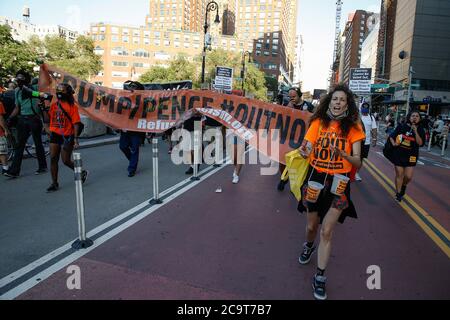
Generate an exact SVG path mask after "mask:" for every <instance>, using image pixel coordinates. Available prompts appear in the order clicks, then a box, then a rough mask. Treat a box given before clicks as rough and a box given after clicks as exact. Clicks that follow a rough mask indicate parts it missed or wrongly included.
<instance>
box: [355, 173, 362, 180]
mask: <svg viewBox="0 0 450 320" xmlns="http://www.w3.org/2000/svg"><path fill="white" fill-rule="evenodd" d="M355 180H356V181H362V178H361V176H360V175H359V173H357V174H356V176H355Z"/></svg>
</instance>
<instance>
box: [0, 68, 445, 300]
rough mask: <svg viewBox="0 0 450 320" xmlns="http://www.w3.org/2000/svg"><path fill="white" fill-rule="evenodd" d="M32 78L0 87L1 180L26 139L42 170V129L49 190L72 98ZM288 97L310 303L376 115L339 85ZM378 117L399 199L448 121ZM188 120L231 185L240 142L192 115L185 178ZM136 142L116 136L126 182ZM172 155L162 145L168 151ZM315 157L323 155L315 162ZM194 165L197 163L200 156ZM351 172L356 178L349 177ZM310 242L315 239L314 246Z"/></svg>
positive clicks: (66, 90) (320, 295) (68, 135)
mask: <svg viewBox="0 0 450 320" xmlns="http://www.w3.org/2000/svg"><path fill="white" fill-rule="evenodd" d="M32 80H33V79H32V78H31V76H30V75H29V74H28V73H27V72H24V71H19V72H18V73H17V74H16V76H15V79H14V81H9V82H8V83H6V85H5V89H4V90H3V91H2V92H1V100H0V164H1V166H2V174H3V175H5V176H6V177H8V178H11V179H16V178H18V177H19V176H20V172H21V165H22V159H23V153H24V149H25V145H26V143H27V141H28V139H29V137H30V136H32V138H33V141H34V144H35V146H36V154H37V168H36V171H35V174H36V175H39V174H45V173H47V172H48V167H47V159H46V156H45V151H44V147H43V144H42V139H41V138H42V133H43V132H45V133H46V134H48V135H49V137H50V168H51V184H50V186H49V187H48V188H47V192H49V193H50V192H55V191H57V190H58V189H59V187H60V186H59V181H58V171H59V160H60V158H62V162H63V164H64V165H65V166H66V167H68V168H69V169H71V170H74V162H73V160H72V154H73V150H74V149H77V148H78V147H79V135H80V125H81V119H80V115H79V112H78V106H77V104H76V101H75V98H74V93H75V92H74V90H73V88H72V87H71V86H70V85H68V84H59V85H58V86H57V87H56V97H54V99H53V97H52V96H49V94H46V93H41V92H39V90H38V86H37V83H36V81H35V82H34V83H33V81H32ZM288 97H289V101H288V102H287V103H286V101H285V99H284V98H282V99H280V97H278V103H279V104H282V105H283V106H284V107H286V108H293V109H296V110H299V111H300V112H304V113H305V115H307V116H308V117H309V118H310V122H309V123H310V126H309V128H308V130H307V133H306V136H305V138H304V142H303V144H302V146H301V148H300V149H299V152H300V155H301V156H302V157H304V158H305V159H308V162H309V169H308V172H307V175H306V176H307V177H308V178H307V179H305V181H304V182H303V185H302V187H301V193H302V199H301V201H300V202H299V203H298V210H299V211H300V212H302V213H306V232H305V242H304V244H303V248H302V253H301V255H300V257H299V263H300V264H302V265H305V264H308V263H309V262H310V260H311V258H312V255H313V253H314V252H315V251H317V271H316V273H315V274H314V276H313V280H312V285H313V294H314V297H315V298H316V299H319V300H325V299H327V293H326V281H327V277H326V276H325V271H326V269H327V267H328V265H329V261H330V257H331V243H332V238H333V234H334V232H335V227H336V225H337V223H338V222H340V223H343V222H344V220H345V219H346V217H353V218H356V217H357V210H356V208H355V206H354V204H353V202H352V200H351V185H352V182H353V181H359V182H360V181H362V179H361V177H360V175H359V173H358V172H359V170H360V168H361V166H362V164H363V161H364V159H367V158H368V156H369V152H370V148H371V147H375V146H376V145H377V138H378V129H379V126H378V122H380V116H379V114H371V112H370V111H371V106H370V104H369V103H362V104H361V105H359V103H358V102H357V100H356V97H355V95H354V94H353V93H352V92H351V91H350V90H349V88H348V87H347V86H345V85H338V86H336V87H335V88H334V89H333V90H331V91H330V92H329V93H328V94H327V95H324V96H323V97H322V98H321V101H320V103H319V105H318V106H316V107H314V105H313V104H311V103H309V102H307V101H305V100H303V99H302V97H303V93H302V91H301V89H300V88H295V87H294V88H291V89H290V90H289V91H288ZM384 120H385V124H386V133H387V141H386V142H387V143H388V144H390V145H391V149H392V150H394V151H393V152H391V153H390V154H391V155H390V156H389V157H388V160H389V161H390V162H391V163H392V164H393V166H394V168H395V186H396V194H395V199H396V200H397V201H399V202H400V201H402V199H403V197H404V196H405V195H406V190H407V186H408V184H409V183H410V182H411V181H412V179H413V173H414V168H415V166H416V164H417V163H418V160H419V150H420V147H422V146H424V145H425V143H426V142H427V140H428V137H429V136H430V135H431V134H432V135H434V136H435V137H439V136H440V135H441V134H442V132H445V130H447V131H448V121H447V122H444V121H443V119H442V117H441V116H438V117H437V118H436V119H430V118H429V117H427V116H426V117H424V118H422V116H421V114H420V113H419V112H417V111H412V112H410V113H409V114H408V115H407V116H406V117H405V118H404V120H403V121H402V120H400V121H397V120H398V119H395V115H394V114H391V113H390V114H388V115H387V116H386V118H385V119H384ZM196 123H199V124H200V126H201V128H203V129H205V130H208V129H209V130H212V131H213V132H214V135H213V136H214V139H213V141H215V143H216V145H217V146H219V150H217V148H216V150H215V152H219V151H220V152H222V148H224V149H225V145H226V144H227V143H228V144H231V145H232V148H231V149H232V161H233V164H234V166H235V169H234V171H233V178H232V183H233V184H238V183H239V181H240V176H241V171H242V168H243V157H244V153H245V150H246V146H247V142H246V141H243V140H241V139H240V138H238V137H237V136H235V135H230V136H229V137H226V138H225V139H223V133H224V131H225V130H224V129H225V128H224V127H223V126H222V125H221V123H219V122H217V121H215V120H213V119H210V118H207V117H204V116H202V115H201V114H198V113H196V114H194V115H193V117H191V118H190V119H188V120H187V121H185V122H184V123H183V124H182V128H183V129H185V130H186V131H187V132H188V135H189V136H188V138H190V139H186V138H185V140H187V141H188V142H189V145H188V146H183V148H184V149H185V150H188V153H187V156H188V161H187V163H188V164H189V167H188V169H187V171H186V174H187V175H192V174H195V173H198V171H199V170H200V164H198V163H194V159H195V158H196V157H194V149H195V148H194V143H193V142H194V136H195V134H194V132H195V130H196V129H197V128H198V127H197V125H196ZM445 126H447V129H445ZM11 127H14V128H15V131H16V137H15V140H16V144H15V150H14V157H13V159H12V162H11V165H9V163H8V159H7V154H8V139H10V137H11V135H12V131H11ZM172 132H173V131H170V134H169V135H168V136H167V137H166V139H167V140H168V141H171V138H172V137H171V134H172ZM144 138H145V134H142V133H138V132H127V131H121V138H120V150H122V152H123V153H124V155H125V156H126V158H127V159H128V161H129V166H128V176H129V177H134V176H135V175H136V172H137V170H138V163H139V147H140V145H141V144H142V141H143V139H144ZM200 139H201V138H200ZM218 139H219V140H218ZM222 139H223V140H222ZM184 142H186V141H184ZM184 142H183V141H182V143H184ZM199 142H200V151H203V147H204V146H203V142H202V141H201V140H200V141H199ZM172 150H173V148H172V144H171V143H170V145H169V154H170V153H171V152H172ZM201 153H202V154H203V152H201ZM323 155H326V157H325V158H323ZM198 160H199V161H200V162H202V159H201V158H200V159H198ZM215 160H216V161H215V163H214V164H215V166H220V165H221V164H222V163H223V154H222V153H221V157H215ZM331 162H333V163H332V164H331ZM196 166H197V167H196ZM284 168H285V167H284V165H280V169H281V171H284ZM352 172H354V173H355V174H356V175H355V176H354V178H353V179H352ZM87 177H88V171H87V170H84V171H82V174H81V178H82V182H83V183H84V182H85V181H86V179H87ZM336 179H341V181H345V184H343V186H342V188H341V189H342V190H340V192H338V191H336V187H335V184H336ZM286 184H287V181H281V182H280V183H279V185H278V190H279V191H283V190H284V188H285V186H286ZM315 188H316V189H315ZM314 193H315V196H313V194H314ZM317 238H319V239H318V244H317V245H316V241H317Z"/></svg>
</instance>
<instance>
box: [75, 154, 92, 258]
mask: <svg viewBox="0 0 450 320" xmlns="http://www.w3.org/2000/svg"><path fill="white" fill-rule="evenodd" d="M73 159H74V172H75V192H76V201H77V216H78V233H79V239H78V240H77V241H75V242H74V243H73V244H72V248H73V249H75V250H80V249H86V248H89V247H90V246H92V245H93V244H94V241H92V240H91V239H87V238H86V222H85V218H84V196H83V183H82V179H81V176H82V172H83V162H82V161H81V154H80V153H74V154H73Z"/></svg>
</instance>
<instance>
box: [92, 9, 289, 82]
mask: <svg viewBox="0 0 450 320" xmlns="http://www.w3.org/2000/svg"><path fill="white" fill-rule="evenodd" d="M215 1H216V2H217V4H218V6H219V17H220V20H221V23H220V24H219V25H216V24H215V23H214V20H215V17H216V11H210V12H208V18H209V19H208V25H209V28H208V33H209V34H211V36H212V46H211V48H212V49H215V48H223V49H225V50H230V51H234V52H238V53H243V52H244V51H249V52H251V53H252V55H253V61H254V62H255V64H256V65H258V66H259V68H260V69H261V70H262V71H263V72H265V73H266V74H267V75H268V76H271V77H274V78H277V79H279V80H280V82H282V83H285V84H289V85H290V84H292V81H293V77H294V66H295V40H296V37H295V34H296V15H295V13H296V12H297V1H295V0H262V1H261V0H260V1H253V0H245V1H244V0H232V1H227V0H215ZM149 3H150V10H149V14H148V15H147V17H146V20H145V23H146V24H145V26H141V27H137V26H134V27H126V26H119V25H112V24H104V23H97V24H93V25H92V26H91V36H92V38H93V39H94V40H95V45H96V52H97V53H98V54H99V55H102V60H103V63H104V70H103V72H102V73H100V74H99V75H98V76H97V77H96V78H95V79H94V80H95V82H97V83H99V84H102V85H104V86H112V87H117V88H118V87H119V86H121V83H123V82H124V81H126V80H129V79H130V78H131V77H133V76H134V78H138V76H139V75H140V74H142V73H144V72H145V70H146V69H148V68H149V66H150V65H154V64H162V65H164V64H167V63H168V62H167V61H168V60H170V59H172V58H174V57H175V56H176V55H177V54H179V53H184V54H185V55H187V56H188V57H189V58H191V59H192V58H193V57H194V56H197V55H200V54H201V52H202V49H203V43H204V42H203V41H204V24H205V16H206V8H207V5H208V3H209V1H207V0H173V1H170V2H169V1H167V0H166V1H164V0H150V2H149Z"/></svg>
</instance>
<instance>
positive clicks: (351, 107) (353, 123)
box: [311, 84, 361, 136]
mask: <svg viewBox="0 0 450 320" xmlns="http://www.w3.org/2000/svg"><path fill="white" fill-rule="evenodd" d="M338 91H342V92H344V93H345V94H346V96H347V105H348V116H347V117H345V118H344V119H342V120H340V121H339V122H340V127H341V130H342V134H343V135H344V136H347V135H348V133H349V132H350V129H351V128H353V127H357V125H358V124H359V123H360V121H361V120H360V116H359V110H358V107H357V106H356V102H355V97H354V94H353V92H352V91H350V89H349V88H348V87H347V86H346V85H345V84H338V85H337V86H336V87H334V88H333V90H331V91H330V92H329V93H328V95H327V96H326V97H324V98H323V99H322V100H321V101H320V104H319V106H318V108H317V110H316V112H315V113H314V115H313V116H312V118H311V122H312V121H314V120H316V119H320V120H321V122H322V125H323V126H324V128H328V126H329V125H330V122H331V119H330V117H329V116H328V114H327V112H328V109H329V108H330V104H331V100H332V99H333V95H334V93H335V92H338Z"/></svg>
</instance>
